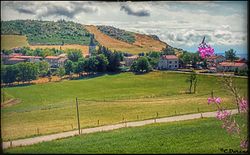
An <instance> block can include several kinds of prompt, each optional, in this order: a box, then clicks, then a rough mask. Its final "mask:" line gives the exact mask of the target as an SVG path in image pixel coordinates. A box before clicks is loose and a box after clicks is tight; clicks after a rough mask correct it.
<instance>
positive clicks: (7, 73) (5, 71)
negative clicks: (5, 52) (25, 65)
mask: <svg viewBox="0 0 250 155" xmlns="http://www.w3.org/2000/svg"><path fill="white" fill-rule="evenodd" d="M18 72H19V69H18V67H17V66H16V65H7V66H3V68H2V70H1V75H2V80H3V83H13V82H15V81H16V79H17V74H18Z"/></svg>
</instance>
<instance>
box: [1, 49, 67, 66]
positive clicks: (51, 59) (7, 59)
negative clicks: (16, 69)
mask: <svg viewBox="0 0 250 155" xmlns="http://www.w3.org/2000/svg"><path fill="white" fill-rule="evenodd" d="M1 58H2V61H3V64H6V65H13V64H17V63H20V62H33V63H34V62H40V61H42V60H43V58H42V57H40V56H26V55H22V53H12V54H10V55H5V54H3V53H2V54H1ZM67 59H68V58H67V56H66V54H60V55H58V56H47V57H45V58H44V60H45V61H46V62H48V63H49V65H50V67H52V68H57V67H60V66H63V65H64V63H65V62H66V60H67Z"/></svg>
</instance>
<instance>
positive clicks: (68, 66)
mask: <svg viewBox="0 0 250 155" xmlns="http://www.w3.org/2000/svg"><path fill="white" fill-rule="evenodd" d="M64 68H65V72H66V74H67V75H69V74H70V72H73V62H72V61H71V60H67V61H66V63H65V64H64Z"/></svg>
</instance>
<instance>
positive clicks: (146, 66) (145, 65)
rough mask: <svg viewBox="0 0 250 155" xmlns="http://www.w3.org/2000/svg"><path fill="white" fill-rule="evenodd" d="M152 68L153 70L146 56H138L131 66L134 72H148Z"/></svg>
mask: <svg viewBox="0 0 250 155" xmlns="http://www.w3.org/2000/svg"><path fill="white" fill-rule="evenodd" d="M150 70H152V67H151V65H150V63H149V61H148V59H147V58H146V57H140V58H138V59H137V60H136V61H134V62H133V64H132V66H131V71H133V72H140V73H147V72H149V71H150Z"/></svg>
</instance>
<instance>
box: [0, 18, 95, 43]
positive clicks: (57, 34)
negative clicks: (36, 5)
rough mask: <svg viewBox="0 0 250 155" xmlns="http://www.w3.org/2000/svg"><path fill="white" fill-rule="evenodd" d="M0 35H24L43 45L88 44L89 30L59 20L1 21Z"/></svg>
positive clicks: (29, 41) (76, 24) (31, 41)
mask: <svg viewBox="0 0 250 155" xmlns="http://www.w3.org/2000/svg"><path fill="white" fill-rule="evenodd" d="M1 26H2V27H1V35H25V36H27V39H28V43H29V44H30V45H34V44H44V45H61V44H80V45H88V44H89V41H90V39H89V32H88V31H87V30H86V29H85V28H84V27H83V26H82V25H81V24H78V23H74V22H70V21H65V20H60V21H57V22H53V21H38V20H14V21H1Z"/></svg>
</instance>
